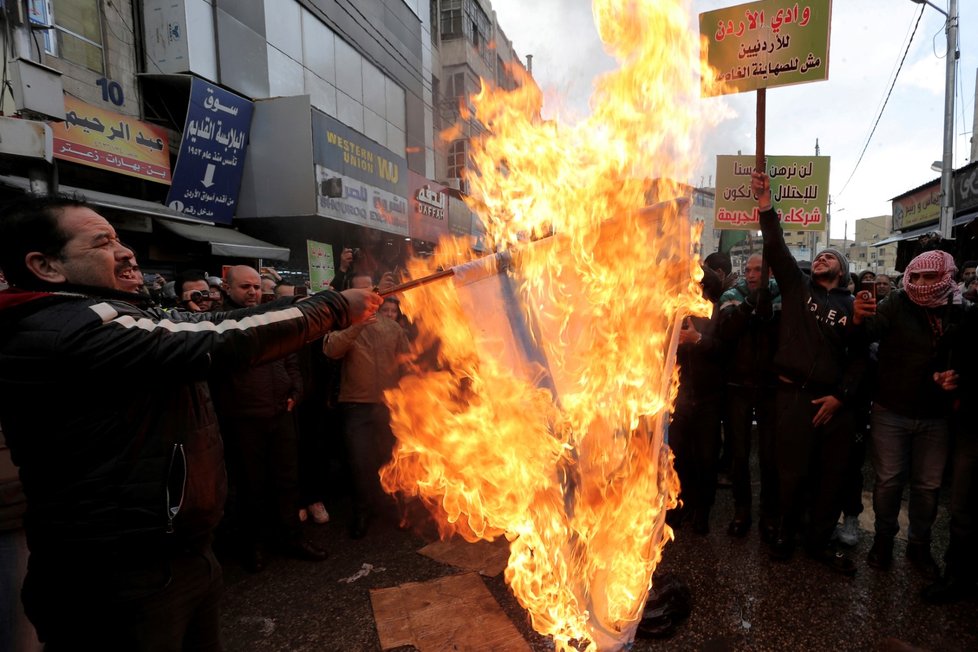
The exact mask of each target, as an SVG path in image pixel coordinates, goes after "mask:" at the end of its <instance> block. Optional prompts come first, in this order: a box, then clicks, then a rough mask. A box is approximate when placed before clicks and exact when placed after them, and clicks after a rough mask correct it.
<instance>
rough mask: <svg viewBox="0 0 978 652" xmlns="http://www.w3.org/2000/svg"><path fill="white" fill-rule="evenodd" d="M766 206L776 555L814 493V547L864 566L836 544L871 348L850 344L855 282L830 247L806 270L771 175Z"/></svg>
mask: <svg viewBox="0 0 978 652" xmlns="http://www.w3.org/2000/svg"><path fill="white" fill-rule="evenodd" d="M751 185H752V189H753V191H754V196H755V197H757V201H758V208H759V209H760V223H761V231H762V232H763V234H764V257H765V258H766V259H767V260H768V262H769V264H770V266H771V270H772V271H773V272H774V277H775V279H777V282H778V287H779V288H780V289H781V305H782V309H781V324H780V326H779V332H778V348H777V353H776V354H775V356H774V369H775V371H776V372H777V374H778V380H779V384H778V390H777V414H778V417H777V424H778V427H777V435H776V439H775V459H776V460H777V465H778V489H779V490H778V499H779V502H780V509H779V514H778V526H777V531H776V533H775V535H774V541H773V542H772V544H771V556H772V558H774V559H779V560H784V559H788V558H789V557H790V556H791V554H792V552H793V550H794V543H795V531H796V528H797V526H798V524H799V522H800V521H801V516H802V515H803V511H804V509H803V506H802V505H803V502H802V501H803V499H804V495H805V494H806V492H807V493H810V496H811V499H810V500H811V502H810V508H809V510H808V511H809V515H810V516H809V524H808V529H807V531H806V533H805V551H806V552H807V553H808V555H809V556H810V557H812V558H813V559H815V560H817V561H820V562H822V563H824V564H825V565H826V566H828V567H829V568H830V569H832V570H834V571H836V572H839V573H841V574H843V575H853V574H854V573H855V572H856V567H855V565H854V564H853V563H852V560H850V559H849V558H848V557H846V556H845V555H844V553H842V552H841V551H839V550H836V549H835V548H834V547H833V546H832V545H831V537H832V532H833V530H834V529H835V524H836V521H837V519H838V516H839V511H840V489H841V484H842V473H843V470H844V469H845V465H846V461H847V459H848V456H849V451H850V447H851V440H852V420H851V415H850V413H849V410H848V409H847V406H846V401H847V400H849V399H850V398H851V396H852V395H853V394H854V392H855V390H856V387H857V385H858V382H859V379H860V376H861V373H862V368H863V364H864V361H863V357H862V356H860V355H859V354H858V352H855V351H851V350H850V347H849V332H848V331H849V328H850V322H851V321H852V310H853V308H852V295H850V294H849V292H848V290H846V283H847V281H848V278H849V266H848V261H847V260H846V258H845V256H843V255H842V254H841V253H840V252H838V251H836V250H834V249H825V250H823V251H822V252H820V253H819V254H818V255H817V256H816V257H815V260H814V261H812V269H811V277H810V278H809V277H806V276H805V275H804V274H803V273H802V271H801V270H800V269H799V268H798V264H797V263H796V262H795V260H794V258H793V257H792V256H791V252H789V251H788V247H787V245H786V244H785V242H784V234H783V233H782V231H781V226H780V224H779V220H778V214H777V212H776V211H775V210H774V209H773V207H772V206H771V184H770V179H769V178H768V176H767V175H766V174H764V173H762V172H755V173H754V175H753V178H752V181H751Z"/></svg>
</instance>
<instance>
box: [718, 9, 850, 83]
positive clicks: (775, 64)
mask: <svg viewBox="0 0 978 652" xmlns="http://www.w3.org/2000/svg"><path fill="white" fill-rule="evenodd" d="M831 19H832V0H803V1H802V2H792V1H790V0H763V1H762V2H749V3H747V4H742V5H737V6H735V7H724V8H723V9H717V10H716V11H708V12H705V13H702V14H700V36H701V43H703V44H704V45H703V49H702V50H701V52H700V57H701V59H702V60H703V61H704V62H705V63H708V64H709V65H710V68H711V69H712V74H713V78H712V79H707V78H704V79H703V86H702V92H703V95H705V96H712V95H727V94H730V93H743V92H744V91H753V90H757V89H758V88H768V87H771V86H785V85H788V84H800V83H803V82H812V81H823V80H826V79H828V78H829V28H830V25H831V22H832V20H831Z"/></svg>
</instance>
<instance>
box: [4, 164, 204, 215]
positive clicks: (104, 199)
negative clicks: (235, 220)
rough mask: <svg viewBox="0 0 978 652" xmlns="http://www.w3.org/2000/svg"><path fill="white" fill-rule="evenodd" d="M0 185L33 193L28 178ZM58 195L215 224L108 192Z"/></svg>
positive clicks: (61, 190) (75, 191)
mask: <svg viewBox="0 0 978 652" xmlns="http://www.w3.org/2000/svg"><path fill="white" fill-rule="evenodd" d="M0 184H3V185H5V186H7V187H9V188H16V189H17V190H21V191H23V192H25V193H29V192H31V182H30V180H29V179H27V178H26V177H14V176H5V175H0ZM58 193H60V194H64V195H74V196H76V197H79V198H80V199H83V200H84V201H87V202H88V203H89V204H94V205H95V206H102V207H105V208H112V209H115V210H119V211H130V212H133V213H139V214H141V215H148V216H149V217H165V218H166V219H168V220H177V221H180V222H187V223H189V224H213V222H208V221H206V220H200V219H197V218H196V217H191V216H190V215H187V214H185V213H181V212H180V211H175V210H173V209H172V208H169V207H167V206H164V205H163V204H157V203H156V202H152V201H146V200H144V199H135V198H134V197H123V196H121V195H113V194H110V193H107V192H99V191H97V190H88V189H87V188H73V187H71V186H63V185H60V184H59V185H58Z"/></svg>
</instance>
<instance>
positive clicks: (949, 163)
mask: <svg viewBox="0 0 978 652" xmlns="http://www.w3.org/2000/svg"><path fill="white" fill-rule="evenodd" d="M911 2H915V3H917V4H919V5H930V6H931V7H933V8H934V9H936V10H937V11H939V12H941V13H942V14H944V16H945V17H946V18H947V23H946V27H945V30H944V31H945V32H947V55H946V56H947V77H946V79H945V81H944V160H943V162H942V163H941V220H940V223H939V224H940V231H941V237H943V238H945V239H947V238H950V237H951V226H952V223H953V222H954V203H953V194H952V189H951V178H952V176H951V175H952V174H953V172H954V157H953V152H954V72H955V70H954V64H955V63H956V62H957V60H958V0H948V10H947V11H944V10H943V9H941V8H940V7H938V6H937V5H935V4H934V3H933V2H930V0H911Z"/></svg>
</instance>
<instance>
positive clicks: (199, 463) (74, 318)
mask: <svg viewBox="0 0 978 652" xmlns="http://www.w3.org/2000/svg"><path fill="white" fill-rule="evenodd" d="M326 294H328V295H330V296H324V295H326ZM330 305H334V307H335V306H336V305H340V306H341V307H345V305H346V301H345V299H344V298H343V297H341V296H339V295H336V294H335V293H332V292H329V293H320V294H318V295H316V296H313V297H311V298H309V299H308V300H306V301H303V302H301V303H297V304H295V305H291V306H287V307H284V308H283V307H281V306H278V305H277V304H268V305H266V306H259V307H256V308H252V309H248V310H239V311H233V312H225V313H210V314H200V313H185V312H171V313H167V312H164V311H162V310H158V309H155V308H148V309H143V308H139V307H137V306H135V305H133V304H131V303H128V302H124V301H117V300H113V299H105V298H102V297H100V296H91V295H83V294H67V293H46V292H28V291H22V290H16V289H10V290H6V291H3V292H0V423H2V424H3V430H4V435H5V437H6V439H7V443H8V445H9V446H10V450H11V453H12V456H13V461H14V463H16V464H17V465H18V466H19V467H20V478H21V481H22V483H23V488H24V492H25V494H26V496H27V513H26V515H25V518H24V525H25V528H26V530H27V538H28V544H29V546H30V548H31V552H32V555H33V556H34V559H35V561H36V560H41V559H45V558H46V559H54V560H57V561H58V562H60V563H74V562H79V563H91V561H92V560H98V559H109V558H114V557H116V556H118V555H122V554H126V553H135V554H140V555H142V554H152V551H157V552H160V553H162V552H163V551H165V550H167V549H172V548H173V547H187V546H188V545H194V544H195V542H200V541H202V540H204V539H206V538H207V537H208V536H209V534H210V532H211V530H212V529H213V528H214V527H215V525H216V524H217V522H218V521H219V520H220V518H221V514H222V510H223V505H224V498H225V493H226V477H225V472H224V461H223V446H222V443H221V438H220V433H219V431H218V427H217V420H216V418H215V415H214V408H213V406H212V404H211V399H210V394H209V392H208V388H207V383H206V382H205V380H206V377H207V374H208V372H209V370H211V369H212V368H213V367H238V366H241V365H248V364H256V363H260V362H264V361H267V360H271V359H274V358H276V357H279V356H282V355H285V354H286V353H289V352H291V351H294V350H296V349H298V348H299V347H300V346H302V345H303V344H304V343H305V342H307V341H309V340H312V339H315V338H318V337H322V336H323V335H324V334H325V333H326V331H327V330H328V328H329V327H330V325H331V323H332V312H331V311H330V308H329V306H330ZM341 318H342V319H344V320H345V319H346V315H345V314H343V315H341ZM343 325H346V324H343Z"/></svg>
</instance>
